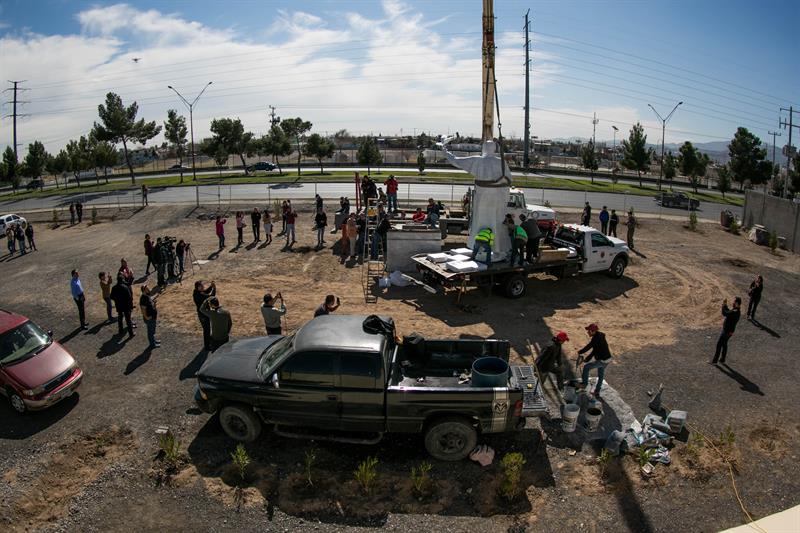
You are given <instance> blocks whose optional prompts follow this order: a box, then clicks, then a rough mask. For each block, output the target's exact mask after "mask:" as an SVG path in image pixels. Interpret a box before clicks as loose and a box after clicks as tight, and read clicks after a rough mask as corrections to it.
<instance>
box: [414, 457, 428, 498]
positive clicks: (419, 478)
mask: <svg viewBox="0 0 800 533" xmlns="http://www.w3.org/2000/svg"><path fill="white" fill-rule="evenodd" d="M431 468H433V466H432V465H431V464H430V463H429V462H428V461H423V462H422V463H420V465H419V466H412V467H411V483H412V484H413V485H414V492H416V493H417V494H422V493H423V492H424V491H425V489H427V488H428V486H430V483H431V476H430V471H431Z"/></svg>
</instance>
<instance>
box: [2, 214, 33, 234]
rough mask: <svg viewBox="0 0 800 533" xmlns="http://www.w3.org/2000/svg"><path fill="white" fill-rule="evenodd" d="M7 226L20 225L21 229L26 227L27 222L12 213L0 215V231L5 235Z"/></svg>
mask: <svg viewBox="0 0 800 533" xmlns="http://www.w3.org/2000/svg"><path fill="white" fill-rule="evenodd" d="M9 224H22V227H23V228H24V227H25V226H27V225H28V221H27V220H25V219H24V218H22V217H21V216H19V215H15V214H13V213H11V214H8V215H0V231H2V232H3V233H5V231H6V228H7V227H8V225H9Z"/></svg>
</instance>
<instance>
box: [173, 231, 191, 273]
mask: <svg viewBox="0 0 800 533" xmlns="http://www.w3.org/2000/svg"><path fill="white" fill-rule="evenodd" d="M189 246H190V245H189V243H188V242H184V240H183V239H181V240H179V241H178V244H177V246H175V255H176V256H178V274H183V273H184V270H183V258H184V257H185V256H186V254H187V253H188V252H189Z"/></svg>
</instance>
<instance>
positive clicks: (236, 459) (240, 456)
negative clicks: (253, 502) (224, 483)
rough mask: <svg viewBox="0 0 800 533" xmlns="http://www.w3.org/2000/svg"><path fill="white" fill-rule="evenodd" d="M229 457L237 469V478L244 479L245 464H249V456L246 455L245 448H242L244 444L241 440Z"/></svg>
mask: <svg viewBox="0 0 800 533" xmlns="http://www.w3.org/2000/svg"><path fill="white" fill-rule="evenodd" d="M231 459H233V464H234V465H235V466H236V469H237V470H238V471H239V478H240V479H241V480H242V481H244V477H245V475H246V473H247V465H249V464H250V456H249V455H247V450H245V449H244V445H243V444H242V443H241V442H240V443H239V444H237V445H236V449H235V450H234V451H233V453H231Z"/></svg>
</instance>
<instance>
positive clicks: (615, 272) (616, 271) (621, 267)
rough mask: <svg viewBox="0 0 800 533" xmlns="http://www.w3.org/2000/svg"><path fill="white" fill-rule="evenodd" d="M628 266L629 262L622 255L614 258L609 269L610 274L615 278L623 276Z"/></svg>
mask: <svg viewBox="0 0 800 533" xmlns="http://www.w3.org/2000/svg"><path fill="white" fill-rule="evenodd" d="M626 266H628V262H627V261H625V259H623V258H622V257H617V258H616V259H614V262H613V263H611V268H610V269H609V271H608V272H609V274H611V277H613V278H621V277H622V275H623V274H624V273H625V267H626Z"/></svg>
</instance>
